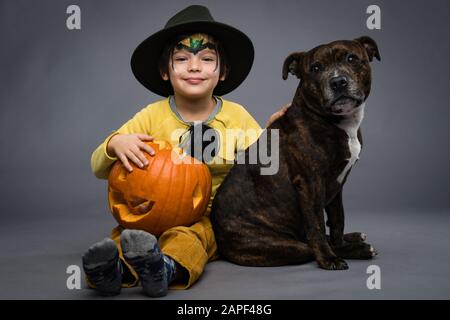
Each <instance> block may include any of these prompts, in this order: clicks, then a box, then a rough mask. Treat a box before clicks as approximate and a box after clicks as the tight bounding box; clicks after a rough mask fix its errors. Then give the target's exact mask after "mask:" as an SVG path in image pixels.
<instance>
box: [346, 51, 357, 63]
mask: <svg viewBox="0 0 450 320" xmlns="http://www.w3.org/2000/svg"><path fill="white" fill-rule="evenodd" d="M357 60H358V57H357V56H356V55H354V54H353V53H349V54H348V55H347V62H349V63H354V62H356V61H357Z"/></svg>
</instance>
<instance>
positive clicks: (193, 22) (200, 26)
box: [131, 5, 254, 97]
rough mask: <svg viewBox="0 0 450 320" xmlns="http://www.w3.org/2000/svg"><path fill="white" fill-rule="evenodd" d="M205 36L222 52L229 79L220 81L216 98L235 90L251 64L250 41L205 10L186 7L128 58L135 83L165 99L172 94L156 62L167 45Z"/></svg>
mask: <svg viewBox="0 0 450 320" xmlns="http://www.w3.org/2000/svg"><path fill="white" fill-rule="evenodd" d="M193 33H206V34H208V35H211V36H213V37H214V38H216V39H217V40H218V41H219V42H220V43H221V45H222V46H223V48H224V51H225V54H226V57H227V65H228V68H229V70H228V75H227V77H226V79H225V80H224V81H219V83H218V84H217V86H216V88H215V89H214V94H215V95H219V96H221V95H224V94H227V93H229V92H231V91H233V90H234V89H236V88H237V87H238V86H239V85H240V84H241V83H242V82H243V81H244V80H245V78H246V77H247V75H248V73H249V72H250V69H251V67H252V64H253V58H254V49H253V44H252V42H251V40H250V39H249V38H248V37H247V36H246V35H245V34H244V33H243V32H241V31H239V30H238V29H236V28H234V27H232V26H229V25H227V24H224V23H220V22H216V21H215V20H214V18H213V17H212V16H211V13H210V12H209V10H208V8H206V7H204V6H199V5H193V6H189V7H187V8H186V9H184V10H182V11H180V12H178V13H177V14H176V15H174V16H173V17H172V18H170V20H169V21H168V22H167V23H166V25H165V26H164V28H163V29H162V30H160V31H158V32H156V33H154V34H153V35H151V36H150V37H148V38H147V39H145V40H144V41H143V42H142V43H141V44H140V45H139V46H138V47H137V48H136V49H135V50H134V53H133V56H132V57H131V69H132V70H133V74H134V76H135V77H136V79H137V80H138V81H139V82H140V83H141V84H142V85H143V86H144V87H146V88H147V89H149V90H150V91H152V92H154V93H156V94H158V95H161V96H164V97H167V96H169V95H172V94H173V88H172V85H171V84H170V81H164V80H163V79H162V78H161V75H160V71H159V66H158V62H159V58H160V56H161V54H162V50H163V48H164V46H165V45H166V44H167V42H168V41H170V40H171V39H173V38H175V37H177V36H179V35H184V34H193Z"/></svg>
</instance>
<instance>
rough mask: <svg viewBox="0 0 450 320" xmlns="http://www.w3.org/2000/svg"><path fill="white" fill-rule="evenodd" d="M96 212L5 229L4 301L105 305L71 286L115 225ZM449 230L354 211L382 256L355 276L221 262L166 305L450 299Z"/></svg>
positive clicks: (406, 217)
mask: <svg viewBox="0 0 450 320" xmlns="http://www.w3.org/2000/svg"><path fill="white" fill-rule="evenodd" d="M94 209H95V208H89V207H86V208H85V210H79V209H77V210H74V212H73V213H72V214H68V213H70V212H68V211H66V212H65V214H64V215H61V218H58V216H56V217H53V218H51V219H50V218H45V216H44V218H42V219H41V220H40V221H38V222H36V221H33V222H28V223H27V222H21V223H18V222H15V223H14V222H12V221H6V222H4V223H3V224H1V225H0V243H2V245H3V254H2V256H1V258H0V268H1V273H0V277H1V279H0V280H1V281H0V283H1V288H2V290H0V298H1V299H96V298H98V297H97V296H96V295H95V294H94V292H93V290H90V289H87V288H86V286H85V284H84V281H82V288H81V289H79V290H77V289H74V290H69V289H68V288H67V286H66V281H67V277H68V276H69V275H68V274H67V273H66V269H67V267H68V266H70V265H78V266H81V258H80V257H81V255H82V253H83V251H84V250H85V249H86V248H87V247H88V246H89V245H90V244H91V243H93V242H95V241H97V240H100V239H101V238H103V236H105V235H108V233H109V230H110V229H111V227H113V226H114V224H115V223H114V221H113V219H112V218H111V216H109V215H108V214H107V213H100V210H98V209H95V210H94ZM80 212H84V213H80ZM92 212H97V213H96V214H92ZM448 226H450V215H449V214H448V212H347V227H346V230H347V231H364V232H366V233H367V234H368V235H369V239H368V240H369V242H371V243H372V244H373V245H374V246H375V247H376V249H378V250H379V251H380V255H379V256H378V257H376V258H375V259H374V260H372V261H354V260H350V261H348V262H349V266H350V269H349V270H347V271H324V270H321V269H319V268H317V267H316V265H315V263H309V264H306V265H299V266H287V267H276V268H250V267H241V266H237V265H233V264H231V263H228V262H225V261H216V262H212V263H210V264H208V265H207V268H206V270H205V273H204V275H203V277H202V278H201V279H200V281H199V282H197V283H196V284H195V285H194V286H193V287H192V288H191V289H189V290H184V291H179V290H171V291H170V292H169V294H168V295H167V296H166V297H165V298H163V299H186V300H189V299H449V298H450V281H449V273H450V253H449V249H448V244H450V233H449V232H448ZM372 264H374V265H377V266H379V267H380V269H381V289H380V290H376V289H374V290H369V289H368V288H367V286H366V280H367V278H368V277H369V274H367V273H366V270H367V267H368V266H369V265H372ZM83 280H84V278H83ZM117 298H118V299H146V298H145V297H144V296H142V295H141V290H140V288H132V289H124V290H123V291H122V294H121V295H120V296H119V297H117Z"/></svg>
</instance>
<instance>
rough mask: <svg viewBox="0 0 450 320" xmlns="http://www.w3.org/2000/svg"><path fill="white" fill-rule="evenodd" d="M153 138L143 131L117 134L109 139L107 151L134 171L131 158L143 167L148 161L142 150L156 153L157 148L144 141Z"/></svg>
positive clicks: (151, 153) (130, 170)
mask: <svg viewBox="0 0 450 320" xmlns="http://www.w3.org/2000/svg"><path fill="white" fill-rule="evenodd" d="M153 139H154V138H153V137H152V136H149V135H146V134H142V133H138V134H116V135H115V136H113V137H112V138H111V139H110V140H109V142H108V145H107V146H106V151H107V152H108V154H109V155H112V156H113V157H114V156H116V157H117V158H119V159H120V161H122V163H123V165H124V166H125V168H126V169H127V170H128V171H129V172H132V171H133V168H132V166H131V165H130V163H129V160H131V161H132V162H133V163H134V164H135V165H137V166H138V167H140V168H143V167H144V166H146V165H147V164H148V161H147V159H146V158H145V156H144V154H143V153H142V151H141V150H144V151H146V152H147V153H148V154H149V155H151V156H154V155H155V150H153V148H152V147H150V146H149V145H148V144H146V143H144V141H152V140H153Z"/></svg>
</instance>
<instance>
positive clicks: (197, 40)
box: [175, 33, 216, 55]
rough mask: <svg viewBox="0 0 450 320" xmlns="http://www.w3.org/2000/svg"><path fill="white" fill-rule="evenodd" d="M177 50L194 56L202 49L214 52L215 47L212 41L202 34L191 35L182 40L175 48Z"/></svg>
mask: <svg viewBox="0 0 450 320" xmlns="http://www.w3.org/2000/svg"><path fill="white" fill-rule="evenodd" d="M175 49H177V50H183V49H184V50H187V51H188V52H190V53H192V54H194V55H196V54H197V53H199V52H200V51H202V50H204V49H211V50H216V45H215V44H214V41H213V39H212V38H211V37H210V36H208V35H207V34H204V33H196V34H191V35H190V36H188V37H186V38H184V39H183V40H181V41H180V42H178V44H177V45H176V46H175Z"/></svg>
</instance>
